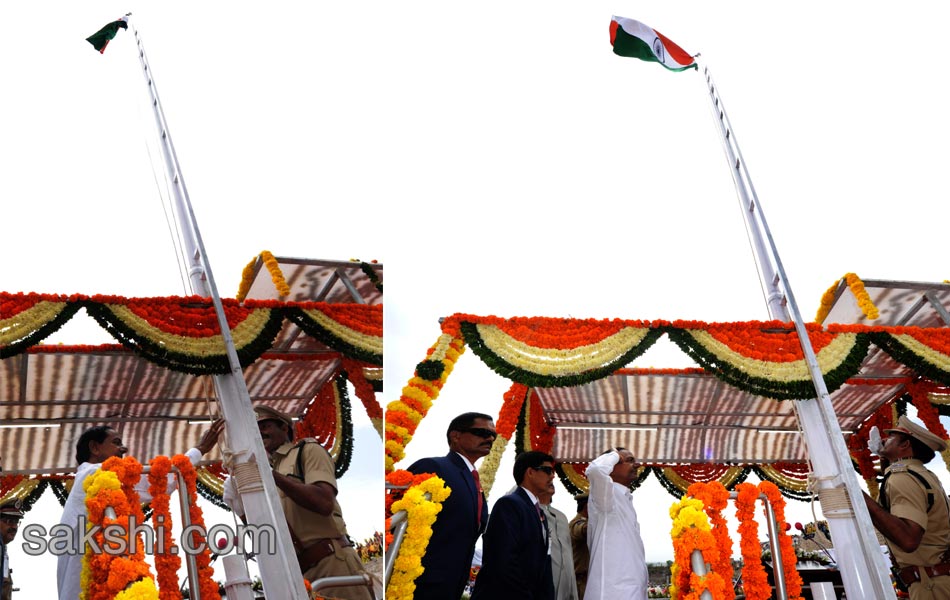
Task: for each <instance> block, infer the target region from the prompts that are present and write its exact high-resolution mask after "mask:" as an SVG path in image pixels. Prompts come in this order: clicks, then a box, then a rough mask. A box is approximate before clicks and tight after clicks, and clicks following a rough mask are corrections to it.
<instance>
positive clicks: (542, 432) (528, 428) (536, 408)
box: [519, 390, 557, 454]
mask: <svg viewBox="0 0 950 600" xmlns="http://www.w3.org/2000/svg"><path fill="white" fill-rule="evenodd" d="M522 413H523V414H524V420H523V421H524V431H523V432H522V435H523V436H524V439H525V440H526V442H525V448H524V449H525V450H540V451H541V452H545V453H547V454H550V453H551V449H552V448H553V447H554V433H555V432H556V431H557V429H556V428H555V427H554V426H553V425H549V424H548V422H547V420H546V419H545V418H544V407H543V406H541V400H539V399H538V395H537V394H535V393H534V391H532V390H529V391H528V395H527V400H526V402H525V403H524V408H523V410H522ZM519 423H521V421H520V420H519Z"/></svg>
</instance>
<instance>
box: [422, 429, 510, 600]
mask: <svg viewBox="0 0 950 600" xmlns="http://www.w3.org/2000/svg"><path fill="white" fill-rule="evenodd" d="M496 436H497V434H496V433H495V424H494V423H493V422H492V418H491V417H490V416H488V415H485V414H482V413H474V412H471V413H464V414H461V415H459V416H457V417H455V418H454V419H452V422H451V423H449V428H448V431H446V433H445V437H446V439H447V441H448V443H449V450H450V452H449V453H448V454H447V455H446V456H441V457H432V458H422V459H419V460H417V461H416V462H414V463H412V464H411V465H410V466H409V471H410V472H412V473H415V474H419V473H435V474H436V475H437V476H438V477H440V478H441V479H442V480H443V481H445V485H446V486H447V487H448V488H449V489H450V490H452V493H451V494H449V497H448V498H446V500H445V502H443V503H442V510H441V511H440V512H439V514H438V516H437V517H436V520H435V523H434V524H433V525H432V537H431V538H430V539H429V545H428V547H427V548H426V553H425V556H423V557H422V567H423V569H424V570H423V572H422V575H420V576H419V577H418V578H417V579H416V591H415V594H414V596H413V598H414V600H458V599H459V598H461V597H462V591H463V590H464V589H465V585H466V584H467V583H468V579H469V574H470V573H471V569H472V555H473V554H474V553H475V541H476V540H478V536H480V535H481V534H482V532H483V531H485V525H486V524H487V523H488V503H487V502H486V501H485V494H483V493H482V491H481V483H480V482H479V479H478V471H477V470H475V462H476V461H477V460H478V459H479V458H481V457H483V456H485V455H487V454H488V453H489V452H490V451H491V447H492V443H493V442H494V441H495V437H496ZM473 471H474V473H473Z"/></svg>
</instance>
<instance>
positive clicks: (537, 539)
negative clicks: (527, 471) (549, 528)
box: [472, 487, 554, 600]
mask: <svg viewBox="0 0 950 600" xmlns="http://www.w3.org/2000/svg"><path fill="white" fill-rule="evenodd" d="M542 527H543V525H542V523H541V520H540V519H539V518H538V512H537V509H536V508H535V507H534V502H532V501H531V499H530V498H529V497H528V494H526V493H525V491H524V490H523V489H521V488H520V487H519V488H518V489H517V490H515V491H514V492H512V493H510V494H508V495H507V496H502V497H501V498H499V499H498V502H496V503H495V506H493V507H492V511H491V519H490V520H489V521H488V529H487V530H486V531H485V537H484V538H483V539H482V568H481V570H480V571H479V572H478V577H477V578H476V579H475V590H474V592H473V593H472V600H506V599H509V598H510V599H511V600H515V599H517V600H554V578H553V577H552V576H551V556H550V555H549V554H548V546H547V544H546V543H545V542H544V539H545V538H544V534H543V533H542Z"/></svg>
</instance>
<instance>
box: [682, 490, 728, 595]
mask: <svg viewBox="0 0 950 600" xmlns="http://www.w3.org/2000/svg"><path fill="white" fill-rule="evenodd" d="M686 495H687V496H690V497H693V498H696V499H697V500H699V501H700V502H702V503H703V509H704V510H705V512H706V516H708V517H709V522H710V524H711V525H712V529H711V533H712V536H713V539H714V540H715V541H716V549H717V550H718V553H717V559H716V560H715V561H709V562H710V565H711V568H712V570H713V571H714V572H716V573H719V575H720V576H721V577H722V578H723V580H724V581H725V580H728V581H730V582H731V581H732V538H730V537H729V525H728V524H727V522H726V519H725V517H723V516H722V511H723V509H724V508H726V506H728V505H729V490H727V489H726V487H725V486H724V485H723V484H721V483H719V482H718V481H712V482H710V483H694V484H692V485H691V486H689V489H688V490H687V491H686ZM735 595H736V594H735V590H734V589H733V587H732V586H731V585H730V586H726V588H725V589H724V592H723V598H725V599H726V600H733V599H734V598H735Z"/></svg>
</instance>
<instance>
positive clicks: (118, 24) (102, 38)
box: [86, 16, 129, 54]
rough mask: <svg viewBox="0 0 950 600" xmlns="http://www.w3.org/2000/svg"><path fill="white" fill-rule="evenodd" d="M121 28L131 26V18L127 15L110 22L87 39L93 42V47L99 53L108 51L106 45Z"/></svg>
mask: <svg viewBox="0 0 950 600" xmlns="http://www.w3.org/2000/svg"><path fill="white" fill-rule="evenodd" d="M119 28H122V29H128V28H129V18H128V17H127V16H126V17H122V18H121V19H118V20H116V21H113V22H111V23H109V24H108V25H106V26H105V27H103V28H102V29H100V30H99V31H97V32H95V33H94V34H92V35H90V36H89V37H87V38H86V41H87V42H89V43H90V44H92V47H93V48H95V49H96V50H98V51H99V54H102V53H104V52H105V51H106V46H108V45H109V40H111V39H112V38H114V37H115V34H117V33H118V32H119Z"/></svg>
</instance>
